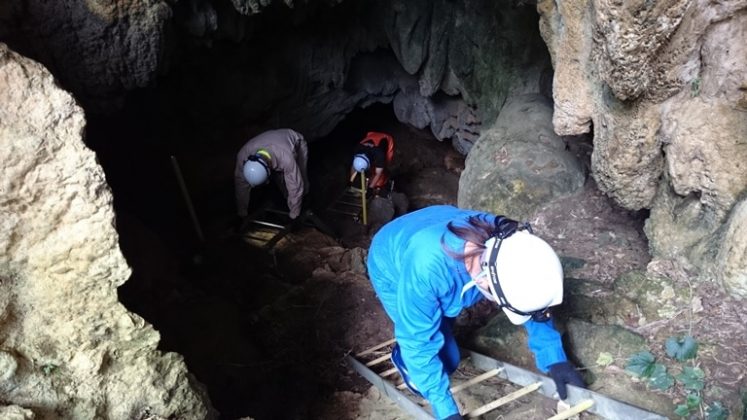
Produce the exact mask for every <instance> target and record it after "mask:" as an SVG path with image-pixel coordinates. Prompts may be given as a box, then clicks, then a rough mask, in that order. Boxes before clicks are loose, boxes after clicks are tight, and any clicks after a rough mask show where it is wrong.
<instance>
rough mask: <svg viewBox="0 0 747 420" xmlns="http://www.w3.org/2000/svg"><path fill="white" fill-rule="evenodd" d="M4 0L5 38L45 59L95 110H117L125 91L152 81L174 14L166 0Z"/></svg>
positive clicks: (0, 33) (1, 36)
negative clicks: (12, 0) (16, 0)
mask: <svg viewBox="0 0 747 420" xmlns="http://www.w3.org/2000/svg"><path fill="white" fill-rule="evenodd" d="M4 3H5V4H3V5H0V41H4V42H6V43H7V44H9V45H11V46H12V47H13V48H14V49H15V50H16V51H19V52H21V53H22V54H24V55H26V56H28V57H32V58H34V59H36V60H37V61H40V62H42V63H44V64H45V65H46V66H47V67H48V68H49V69H50V70H51V71H52V72H53V73H54V74H55V76H56V77H57V78H58V79H59V80H60V82H61V83H62V84H63V86H65V88H66V89H68V90H70V91H72V92H74V93H75V95H76V97H77V98H78V100H80V101H81V102H82V103H83V105H84V106H85V107H86V108H87V109H90V110H102V111H113V110H116V109H117V108H119V107H120V106H121V104H122V99H123V93H124V92H125V91H127V90H131V89H135V88H138V87H143V86H145V85H147V84H148V83H149V82H151V81H152V80H153V79H154V78H155V76H156V74H157V71H158V70H159V67H160V66H161V64H162V59H163V56H164V53H165V48H166V41H165V39H166V26H167V22H168V21H169V20H170V19H171V17H172V9H171V7H170V6H169V4H168V2H166V1H161V0H135V1H103V2H102V1H86V0H73V1H62V2H56V1H55V2H49V1H44V0H29V1H23V2H4Z"/></svg>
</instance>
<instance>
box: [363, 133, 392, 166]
mask: <svg viewBox="0 0 747 420" xmlns="http://www.w3.org/2000/svg"><path fill="white" fill-rule="evenodd" d="M384 139H386V141H387V148H386V163H387V165H389V164H390V163H392V159H394V138H393V137H392V136H390V135H389V134H386V133H379V132H376V131H369V132H368V133H366V137H364V138H363V140H361V144H366V143H373V145H374V147H379V145H380V144H381V141H382V140H384Z"/></svg>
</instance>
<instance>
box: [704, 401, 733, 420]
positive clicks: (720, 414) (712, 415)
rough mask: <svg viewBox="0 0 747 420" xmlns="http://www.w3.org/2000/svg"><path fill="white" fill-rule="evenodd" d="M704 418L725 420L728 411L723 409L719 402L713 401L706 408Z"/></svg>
mask: <svg viewBox="0 0 747 420" xmlns="http://www.w3.org/2000/svg"><path fill="white" fill-rule="evenodd" d="M706 416H707V417H706V418H707V419H708V420H726V419H727V418H728V417H729V410H727V409H726V408H724V406H723V405H721V403H720V402H718V401H715V402H714V403H713V404H711V405H709V406H708V408H706Z"/></svg>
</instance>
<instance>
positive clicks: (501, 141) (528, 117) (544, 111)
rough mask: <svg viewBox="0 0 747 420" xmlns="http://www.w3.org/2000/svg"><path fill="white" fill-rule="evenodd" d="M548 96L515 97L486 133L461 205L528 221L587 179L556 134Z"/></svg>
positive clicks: (473, 156)
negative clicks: (534, 214)
mask: <svg viewBox="0 0 747 420" xmlns="http://www.w3.org/2000/svg"><path fill="white" fill-rule="evenodd" d="M551 113H552V106H551V104H550V101H549V100H547V99H546V98H545V97H544V96H542V95H539V94H535V95H522V96H518V97H515V98H511V99H510V100H509V102H508V103H507V104H506V106H505V107H504V108H503V110H501V113H500V115H499V116H498V119H497V120H496V122H495V124H494V125H493V127H491V128H490V129H489V130H486V131H484V132H483V134H482V136H481V137H480V139H479V140H478V142H477V144H476V145H475V146H474V147H473V149H472V152H471V153H470V154H469V155H468V156H467V164H466V168H465V170H464V172H463V173H462V176H461V178H460V179H459V206H460V207H466V208H475V209H481V210H485V211H489V212H493V213H496V214H503V215H506V216H509V217H512V218H514V219H520V220H526V219H528V218H529V217H530V216H531V215H532V213H533V212H534V211H535V210H536V209H537V208H538V207H539V206H540V205H541V204H542V203H544V202H547V201H549V200H552V199H553V198H556V197H560V196H564V195H569V194H571V193H573V192H575V191H577V190H578V189H579V188H581V187H582V186H583V185H584V181H585V179H586V176H585V174H584V171H583V167H582V166H581V164H580V163H579V161H578V159H577V158H576V156H574V155H573V154H571V153H570V152H568V151H567V150H565V147H566V146H565V143H564V142H563V140H562V139H560V137H558V136H557V135H556V134H555V133H554V132H553V130H552V122H551Z"/></svg>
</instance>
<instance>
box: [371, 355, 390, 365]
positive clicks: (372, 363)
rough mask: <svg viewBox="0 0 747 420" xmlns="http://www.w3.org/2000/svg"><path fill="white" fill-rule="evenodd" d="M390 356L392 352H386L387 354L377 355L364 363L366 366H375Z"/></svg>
mask: <svg viewBox="0 0 747 420" xmlns="http://www.w3.org/2000/svg"><path fill="white" fill-rule="evenodd" d="M391 357H392V354H391V353H387V354H385V355H383V356H381V357H378V358H376V359H373V360H371V361H370V362H368V363H366V366H368V367H371V366H376V365H378V364H379V363H381V362H386V361H387V360H389V359H390V358H391Z"/></svg>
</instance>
